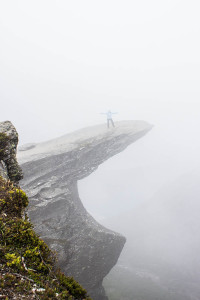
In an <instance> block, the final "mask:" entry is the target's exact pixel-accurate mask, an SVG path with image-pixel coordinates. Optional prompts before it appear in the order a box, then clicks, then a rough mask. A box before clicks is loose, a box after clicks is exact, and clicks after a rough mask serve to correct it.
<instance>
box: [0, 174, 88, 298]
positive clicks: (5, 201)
mask: <svg viewBox="0 0 200 300" xmlns="http://www.w3.org/2000/svg"><path fill="white" fill-rule="evenodd" d="M27 205H28V198H27V196H26V194H25V193H24V192H23V191H22V190H21V189H20V188H18V187H16V186H15V185H14V184H13V183H12V182H11V181H6V180H4V179H3V178H1V177H0V270H1V271H0V295H1V298H2V297H4V299H41V300H47V299H68V300H75V299H90V298H89V297H88V296H87V292H86V291H85V290H84V289H83V288H82V287H81V286H80V285H79V284H78V283H77V282H76V281H75V280H74V279H73V278H72V277H66V276H65V275H64V274H63V273H62V272H61V271H60V270H59V269H57V268H56V267H55V263H56V256H55V253H53V252H52V251H51V250H50V249H49V248H48V246H47V245H46V244H45V242H44V241H42V240H41V239H40V238H39V237H38V236H37V235H36V233H35V232H34V230H33V226H32V224H31V223H30V221H29V219H28V217H27V215H26V213H25V211H24V210H25V208H26V206H27Z"/></svg>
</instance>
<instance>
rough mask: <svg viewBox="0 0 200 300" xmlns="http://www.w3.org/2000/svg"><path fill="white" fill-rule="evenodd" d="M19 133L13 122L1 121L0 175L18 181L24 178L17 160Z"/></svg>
mask: <svg viewBox="0 0 200 300" xmlns="http://www.w3.org/2000/svg"><path fill="white" fill-rule="evenodd" d="M17 144H18V134H17V131H16V129H15V127H14V126H13V125H12V123H11V122H9V121H5V122H1V123H0V176H2V177H3V178H5V179H10V180H12V181H14V182H16V183H18V181H19V180H20V179H22V178H23V174H22V170H21V168H20V167H19V165H18V162H17V160H16V151H17Z"/></svg>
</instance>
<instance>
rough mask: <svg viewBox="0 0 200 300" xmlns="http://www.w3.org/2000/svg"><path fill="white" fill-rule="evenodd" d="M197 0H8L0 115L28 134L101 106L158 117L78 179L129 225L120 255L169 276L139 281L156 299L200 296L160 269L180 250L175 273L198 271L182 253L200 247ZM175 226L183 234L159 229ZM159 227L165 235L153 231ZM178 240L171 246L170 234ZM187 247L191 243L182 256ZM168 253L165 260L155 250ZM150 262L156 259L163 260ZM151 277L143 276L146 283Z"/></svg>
mask: <svg viewBox="0 0 200 300" xmlns="http://www.w3.org/2000/svg"><path fill="white" fill-rule="evenodd" d="M199 8H200V5H199V2H198V1H193V0H192V1H184V0H182V1H178V0H173V1H172V0H168V1H158V0H152V1H147V0H142V1H126V0H125V1H114V0H107V1H100V2H97V1H87V0H85V1H64V0H60V1H51V0H50V1H47V0H40V1H25V0H24V1H21V0H19V1H15V0H10V1H1V3H0V45H1V46H0V84H1V88H0V103H1V108H0V119H1V121H5V120H10V121H12V122H13V124H14V125H15V127H16V128H17V131H18V133H19V137H20V144H21V145H22V144H25V143H32V142H41V141H45V140H48V139H52V138H55V137H58V136H60V135H63V134H66V133H68V132H71V131H73V130H77V129H79V128H83V127H86V126H92V125H95V124H99V123H103V122H105V116H103V115H101V114H100V113H101V112H105V111H107V110H108V109H111V110H112V111H116V112H118V114H116V115H114V121H120V120H145V121H147V122H149V123H151V124H153V125H154V127H153V129H152V130H151V132H149V133H148V135H146V136H145V137H143V138H142V139H140V140H138V141H137V142H136V143H134V144H133V145H131V146H130V147H128V149H127V150H125V151H124V152H122V153H120V154H119V155H116V156H115V157H113V158H112V159H110V160H109V161H107V162H106V163H104V164H103V165H102V166H100V167H99V169H98V170H97V171H96V172H95V173H93V174H92V175H90V176H89V177H88V178H85V179H84V180H82V181H80V182H79V192H80V196H81V199H82V200H83V203H84V206H85V207H86V209H87V210H88V211H89V212H90V213H91V214H92V215H93V216H94V217H95V218H96V219H97V220H98V221H99V222H100V223H102V224H105V225H106V226H109V227H110V228H112V229H113V230H118V231H119V232H121V233H123V234H124V235H125V236H126V237H127V246H126V247H125V249H124V252H123V253H122V256H121V260H120V261H119V265H120V264H121V265H123V266H124V267H125V266H127V265H128V264H130V265H132V268H133V269H134V270H135V268H139V269H140V271H141V268H143V269H145V272H146V273H145V274H151V276H157V277H159V280H161V279H160V278H161V277H162V278H164V279H162V280H163V281H164V284H163V281H162V280H161V281H162V284H163V285H164V287H163V286H162V289H161V284H160V285H159V288H158V286H156V288H155V290H156V289H157V288H158V289H159V291H160V294H159V295H156V296H155V294H154V293H155V291H154V290H153V291H152V290H151V287H152V285H151V284H152V282H154V283H153V284H155V280H154V281H151V280H150V283H149V282H148V284H147V282H146V283H145V284H147V285H148V288H147V291H148V292H147V296H145V295H143V294H141V293H140V291H141V290H140V289H139V292H138V294H137V295H136V294H134V297H135V299H142V300H146V299H148V300H150V298H148V295H149V291H150V290H151V292H152V295H153V296H152V297H153V298H152V299H153V300H155V299H156V298H155V297H158V299H159V300H163V299H165V297H167V298H166V299H168V300H169V299H179V298H178V297H179V296H180V299H181V297H182V300H183V299H184V295H186V296H185V297H186V300H187V299H189V300H190V299H193V300H194V299H200V298H198V296H197V295H198V292H196V290H197V287H196V285H195V288H194V287H193V288H191V286H187V291H184V292H183V293H182V294H177V295H175V294H173V293H172V294H170V296H169V293H168V296H166V293H167V292H166V289H167V290H169V289H172V290H173V291H174V290H175V291H176V287H174V285H173V284H171V283H169V282H168V279H169V277H170V276H171V275H169V276H168V277H167V276H164V275H163V273H165V272H169V274H171V273H170V272H171V270H172V268H171V265H173V264H174V262H175V261H178V265H179V267H180V269H181V271H180V272H177V274H176V278H179V279H180V274H182V273H183V269H184V272H186V270H187V276H186V277H187V280H188V278H189V279H191V282H193V283H194V278H196V280H197V282H198V283H199V280H200V277H198V276H197V273H196V271H195V270H194V265H195V264H194V263H193V262H191V260H190V259H186V258H189V257H190V256H192V257H193V258H195V259H197V258H198V251H199V248H200V247H199V245H200V241H199V239H198V234H196V232H197V233H198V232H199V226H198V224H199V223H198V221H197V220H198V211H199V205H198V199H199V189H198V179H199V170H200V163H199V153H200V135H199V130H200V118H199V115H200V100H199V99H200V89H199V85H200V56H199V53H200V41H199V34H200V19H199ZM186 187H187V189H186V191H185V190H184V189H185V188H186ZM183 191H185V192H183ZM187 201H188V204H187V205H186V203H187ZM166 203H170V204H169V207H166V206H165V205H166ZM171 203H174V207H175V208H176V209H174V210H173V209H172V208H171V206H170V205H172V204H171ZM189 203H191V206H189ZM182 206H183V207H184V209H183V210H182V209H181V207H182ZM172 207H173V205H172ZM172 215H173V222H172V221H171V218H172ZM160 216H162V218H160ZM119 218H120V222H119V221H118V220H119ZM154 219H156V220H157V221H158V223H156V225H155V223H154V222H153V220H154ZM145 220H146V223H145V222H144V221H145ZM168 220H170V221H168ZM184 220H188V221H187V229H188V231H187V234H186V235H187V238H185V237H184V232H185V231H184V230H183V228H184V226H183V224H184ZM165 221H166V222H165ZM143 223H145V224H146V225H145V226H144V227H141V224H143ZM132 228H133V230H131V229H132ZM136 228H138V230H136ZM172 231H174V232H176V233H177V235H176V234H175V235H174V236H173V237H171V240H170V238H169V239H168V240H167V242H166V240H165V241H163V239H162V237H163V236H165V235H168V233H169V232H172ZM152 232H153V233H155V236H156V237H157V238H153V239H149V238H148V237H149V235H151V234H152ZM194 232H195V234H194ZM141 236H143V239H141ZM180 236H181V238H180V239H179V237H180ZM139 237H140V238H139ZM186 240H187V241H186ZM175 241H178V242H177V247H176V251H175V250H174V252H173V251H172V248H170V249H169V247H167V245H169V244H170V243H171V244H174V243H175ZM188 241H190V242H188ZM190 248H191V249H190ZM152 249H153V250H152ZM180 249H182V250H183V252H184V250H185V252H184V253H186V254H185V255H180V256H179V254H178V253H180ZM194 249H195V250H194ZM189 250H190V251H189ZM193 250H194V251H193ZM138 253H139V254H138ZM152 253H155V255H154V254H152ZM161 253H164V254H163V257H164V258H163V260H162V259H161V260H160V259H158V260H157V261H156V257H158V256H160V254H161ZM185 260H187V264H186V265H187V266H183V265H184V263H183V262H184V261H185ZM141 261H143V262H145V266H144V265H143V263H141ZM163 261H165V263H163ZM195 261H196V260H195ZM127 262H128V263H127ZM152 265H154V266H155V265H159V267H158V269H159V271H158V269H156V268H153V267H152ZM148 268H149V270H147V269H148ZM124 270H125V269H124ZM160 270H162V272H161V271H160ZM169 270H170V271H169ZM188 270H189V271H188ZM120 272H121V273H122V274H124V273H123V272H122V270H121V269H120ZM148 272H149V273H148ZM152 273H153V274H154V273H155V274H154V275H152ZM161 273H162V274H161ZM116 274H117V275H116ZM127 274H129V273H126V274H124V277H126V278H127V277H131V276H130V274H129V275H127ZM140 274H141V273H140ZM188 274H190V275H191V276H189V275H188ZM194 274H195V275H194ZM110 276H111V275H110ZM112 276H113V277H112V278H115V280H113V281H112V280H111V279H109V280H108V281H107V283H106V288H107V290H108V291H109V293H110V290H111V288H112V284H114V283H113V282H115V281H117V280H121V278H119V277H117V276H118V273H117V271H116V273H113V275H112ZM149 276H150V275H149ZM151 276H150V278H152V277H151ZM147 277H148V276H147ZM157 277H153V278H154V279H155V278H157ZM133 278H134V280H135V281H134V280H133V281H134V282H138V277H137V276H136V275H135V273H134V274H133ZM141 278H143V279H144V278H146V277H145V276H144V277H141ZM148 278H149V277H148ZM166 278H167V279H166ZM143 279H142V283H141V281H139V282H138V286H140V284H141V286H142V287H143V286H144V281H143ZM145 280H146V279H145ZM148 280H149V279H148ZM184 280H185V279H184ZM184 280H183V281H184ZM180 281H181V280H180ZM185 281H186V280H185ZM185 281H184V282H185ZM181 282H182V281H181ZM124 284H125V283H124ZM156 284H157V283H156ZM170 284H171V285H170ZM130 285H133V286H134V287H135V290H137V287H136V285H134V284H133V282H130ZM169 286H170V288H169ZM172 286H173V288H172ZM115 288H116V286H115ZM141 289H142V288H141ZM163 289H164V290H163ZM161 290H162V291H161ZM177 290H180V286H179V285H178V287H177ZM192 290H195V292H194V294H192V292H191V291H192ZM170 292H171V290H170ZM174 293H175V292H174ZM161 294H162V295H161ZM199 294H200V293H199ZM138 295H139V296H138ZM112 297H113V298H112ZM121 297H124V298H123V299H126V296H125V295H123V296H121ZM136 297H137V298H136ZM145 297H147V298H145ZM149 297H150V296H149ZM159 297H160V298H159ZM170 297H171V298H170ZM173 297H174V298H173ZM192 297H193V298H192ZM195 297H196V298H195ZM110 299H120V298H119V296H118V298H114V296H113V295H110ZM127 299H128V298H127ZM129 299H130V300H131V299H132V298H129Z"/></svg>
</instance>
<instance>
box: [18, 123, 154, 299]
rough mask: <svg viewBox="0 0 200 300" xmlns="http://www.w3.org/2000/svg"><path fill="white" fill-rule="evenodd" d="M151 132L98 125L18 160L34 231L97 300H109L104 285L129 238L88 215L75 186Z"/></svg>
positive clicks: (28, 150) (35, 147)
mask: <svg viewBox="0 0 200 300" xmlns="http://www.w3.org/2000/svg"><path fill="white" fill-rule="evenodd" d="M151 127H152V126H151V125H149V124H148V123H146V122H144V121H123V122H118V123H117V124H116V127H115V128H114V129H110V130H107V128H105V126H104V125H99V126H94V127H90V128H86V129H83V130H80V131H77V132H74V133H72V134H68V135H66V136H63V137H60V138H58V139H54V140H51V141H48V142H44V143H40V144H32V145H31V144H29V145H27V146H26V145H25V146H24V147H21V149H20V152H19V155H18V158H19V162H20V164H21V167H22V169H23V172H24V180H23V181H22V186H23V188H24V189H25V191H26V192H27V194H28V196H29V199H30V208H29V215H30V218H31V221H32V222H33V223H34V226H35V229H36V232H37V233H38V234H39V235H40V236H41V237H42V238H43V239H44V240H45V241H46V242H47V244H48V245H49V246H50V248H51V249H53V250H56V251H57V252H58V253H59V262H58V263H59V265H60V266H61V268H62V270H63V271H64V272H65V273H66V274H68V275H72V276H74V277H75V279H76V280H78V281H79V282H80V283H81V284H82V285H83V286H84V288H86V289H87V290H88V292H89V294H90V295H91V296H92V298H93V299H95V300H103V299H107V297H106V295H105V292H104V289H103V287H102V280H103V278H104V277H105V276H106V275H107V274H108V273H109V271H110V270H111V269H112V267H113V266H114V265H115V264H116V262H117V260H118V257H119V255H120V253H121V251H122V249H123V246H124V243H125V238H124V237H123V236H122V235H120V234H118V233H116V232H113V231H111V230H109V229H107V228H105V227H103V226H101V225H100V224H98V223H97V222H96V221H95V220H94V219H93V218H92V216H90V215H89V214H88V212H87V211H86V210H85V208H84V207H83V205H82V203H81V200H80V199H79V195H78V189H77V181H78V180H80V179H82V178H84V177H86V176H88V175H89V174H91V173H92V172H93V171H95V170H96V169H97V168H98V166H99V165H100V164H101V163H103V162H104V161H105V160H107V159H108V158H110V157H112V156H113V155H115V154H117V153H119V152H121V151H123V150H124V149H125V148H126V147H127V146H128V145H130V144H131V143H133V142H135V141H136V140H137V139H139V138H140V137H142V136H143V135H145V134H146V133H147V132H148V131H149V130H150V129H151ZM94 201H95V195H94Z"/></svg>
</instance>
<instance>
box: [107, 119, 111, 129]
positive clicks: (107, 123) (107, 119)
mask: <svg viewBox="0 0 200 300" xmlns="http://www.w3.org/2000/svg"><path fill="white" fill-rule="evenodd" d="M109 121H110V120H109V119H107V127H108V128H109Z"/></svg>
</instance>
